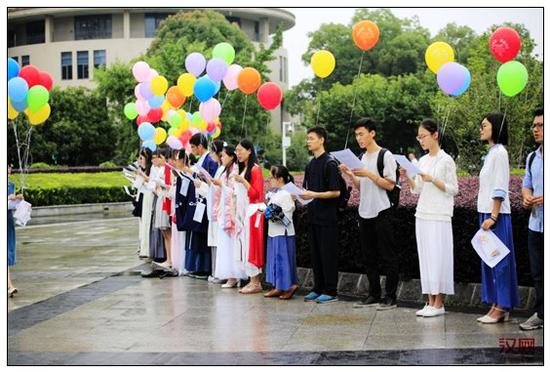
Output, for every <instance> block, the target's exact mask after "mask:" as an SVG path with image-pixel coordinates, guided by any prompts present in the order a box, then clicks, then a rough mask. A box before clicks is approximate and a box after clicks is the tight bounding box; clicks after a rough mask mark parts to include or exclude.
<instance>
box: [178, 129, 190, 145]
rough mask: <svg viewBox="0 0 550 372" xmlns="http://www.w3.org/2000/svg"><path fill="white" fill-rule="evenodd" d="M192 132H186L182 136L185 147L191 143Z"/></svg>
mask: <svg viewBox="0 0 550 372" xmlns="http://www.w3.org/2000/svg"><path fill="white" fill-rule="evenodd" d="M191 136H192V134H191V132H190V131H185V132H183V133H182V134H181V136H180V138H179V139H180V141H181V143H182V144H183V146H186V145H187V144H188V143H189V140H190V139H191Z"/></svg>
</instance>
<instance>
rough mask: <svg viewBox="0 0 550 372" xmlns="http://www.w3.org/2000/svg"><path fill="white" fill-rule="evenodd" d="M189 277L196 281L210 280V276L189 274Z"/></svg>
mask: <svg viewBox="0 0 550 372" xmlns="http://www.w3.org/2000/svg"><path fill="white" fill-rule="evenodd" d="M189 276H190V277H191V278H195V279H201V280H207V279H208V275H202V274H191V273H190V274H189Z"/></svg>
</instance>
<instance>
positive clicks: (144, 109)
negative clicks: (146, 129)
mask: <svg viewBox="0 0 550 372" xmlns="http://www.w3.org/2000/svg"><path fill="white" fill-rule="evenodd" d="M150 109H151V107H150V106H149V102H147V101H141V100H138V101H137V102H136V110H137V112H138V114H139V115H141V116H147V114H148V113H149V110H150Z"/></svg>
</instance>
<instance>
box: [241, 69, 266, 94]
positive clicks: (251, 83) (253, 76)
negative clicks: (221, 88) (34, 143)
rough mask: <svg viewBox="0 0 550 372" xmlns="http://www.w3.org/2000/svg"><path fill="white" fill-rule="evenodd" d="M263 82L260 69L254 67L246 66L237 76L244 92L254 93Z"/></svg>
mask: <svg viewBox="0 0 550 372" xmlns="http://www.w3.org/2000/svg"><path fill="white" fill-rule="evenodd" d="M261 83H262V77H261V76H260V73H259V72H258V70H256V69H255V68H252V67H245V68H243V69H242V70H241V72H239V75H238V76H237V84H238V85H239V89H240V90H241V92H243V93H244V94H252V93H254V92H255V91H256V89H258V87H259V86H260V84H261Z"/></svg>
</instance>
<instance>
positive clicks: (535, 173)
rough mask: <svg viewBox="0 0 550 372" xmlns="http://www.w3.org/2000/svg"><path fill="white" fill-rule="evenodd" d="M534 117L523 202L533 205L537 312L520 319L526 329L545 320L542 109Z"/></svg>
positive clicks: (531, 242) (531, 236) (531, 227)
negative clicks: (532, 148)
mask: <svg viewBox="0 0 550 372" xmlns="http://www.w3.org/2000/svg"><path fill="white" fill-rule="evenodd" d="M534 116H535V118H534V119H533V124H532V126H531V128H532V129H533V136H534V137H535V142H536V143H537V145H539V148H538V149H537V150H536V151H533V152H531V153H530V154H529V155H527V162H526V164H525V178H524V179H523V188H522V190H521V192H522V194H523V206H524V207H525V208H529V209H531V216H530V217H529V229H528V235H527V249H528V250H529V262H530V264H531V276H532V277H533V282H534V283H535V293H536V295H537V296H536V301H535V306H534V308H535V313H534V314H533V315H532V316H531V317H530V318H529V319H527V321H525V322H524V323H521V324H520V325H519V327H520V328H521V329H523V330H524V331H530V330H533V329H537V328H542V327H543V323H544V246H543V245H544V244H543V242H544V236H543V234H544V231H543V227H544V220H543V217H544V204H543V203H544V196H543V157H542V156H543V151H542V146H543V133H544V127H543V125H544V121H543V109H538V110H536V111H535V113H534Z"/></svg>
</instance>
